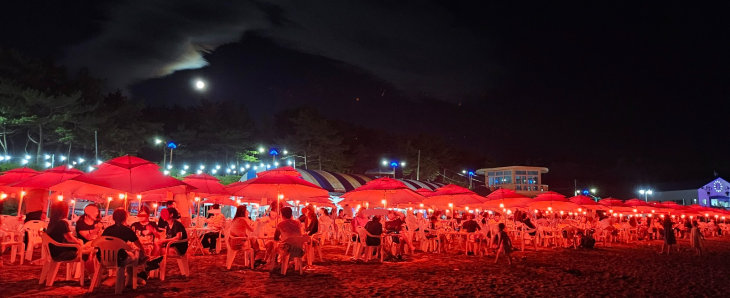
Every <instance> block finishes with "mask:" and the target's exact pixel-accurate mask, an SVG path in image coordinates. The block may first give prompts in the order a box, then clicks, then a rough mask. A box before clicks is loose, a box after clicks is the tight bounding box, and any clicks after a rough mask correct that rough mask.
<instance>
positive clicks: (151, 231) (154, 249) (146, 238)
mask: <svg viewBox="0 0 730 298" xmlns="http://www.w3.org/2000/svg"><path fill="white" fill-rule="evenodd" d="M149 212H150V211H149V209H148V208H147V207H146V206H143V207H142V209H141V210H140V211H139V213H138V214H137V218H138V219H139V221H138V222H135V223H133V224H132V226H131V228H132V231H134V232H135V233H136V234H137V236H138V237H140V241H141V242H142V245H144V246H145V252H146V253H148V254H150V255H153V256H158V255H159V253H160V247H159V245H158V242H159V241H155V240H159V239H160V233H159V232H158V227H157V224H156V223H154V222H151V221H150V215H149ZM112 216H113V214H112Z"/></svg>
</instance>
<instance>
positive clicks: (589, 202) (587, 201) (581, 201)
mask: <svg viewBox="0 0 730 298" xmlns="http://www.w3.org/2000/svg"><path fill="white" fill-rule="evenodd" d="M569 200H570V201H571V202H573V203H576V204H578V205H581V206H583V208H585V209H592V210H608V209H610V208H609V207H606V206H604V205H601V204H598V202H596V201H594V200H593V199H591V198H590V197H587V196H583V195H579V196H575V197H572V198H570V199H569Z"/></svg>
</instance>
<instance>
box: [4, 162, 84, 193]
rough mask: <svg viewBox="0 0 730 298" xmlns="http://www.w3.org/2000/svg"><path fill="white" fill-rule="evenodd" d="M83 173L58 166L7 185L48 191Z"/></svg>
mask: <svg viewBox="0 0 730 298" xmlns="http://www.w3.org/2000/svg"><path fill="white" fill-rule="evenodd" d="M83 173H84V172H82V171H79V170H77V169H74V168H70V167H68V166H65V165H64V166H58V167H55V168H52V169H48V170H45V171H43V172H39V173H38V174H37V175H33V176H30V177H28V178H26V179H24V180H21V181H18V182H15V183H10V184H7V186H10V187H18V188H42V189H48V188H50V187H51V186H54V185H56V184H59V183H61V182H64V181H66V180H68V179H71V178H74V177H76V176H78V175H81V174H83Z"/></svg>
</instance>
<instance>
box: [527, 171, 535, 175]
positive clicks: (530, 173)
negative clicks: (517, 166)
mask: <svg viewBox="0 0 730 298" xmlns="http://www.w3.org/2000/svg"><path fill="white" fill-rule="evenodd" d="M527 175H537V171H527Z"/></svg>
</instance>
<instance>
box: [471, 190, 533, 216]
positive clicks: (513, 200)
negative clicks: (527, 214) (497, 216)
mask: <svg viewBox="0 0 730 298" xmlns="http://www.w3.org/2000/svg"><path fill="white" fill-rule="evenodd" d="M498 191H499V190H498ZM496 192H497V191H495V192H493V193H491V194H490V195H493V196H492V197H490V196H487V200H486V201H485V202H484V204H482V207H484V209H488V210H493V211H502V210H504V209H512V208H519V207H527V205H528V204H530V203H532V199H530V198H528V197H526V196H523V195H521V194H518V193H516V192H514V191H513V192H501V193H499V194H496V195H495V193H496Z"/></svg>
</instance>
